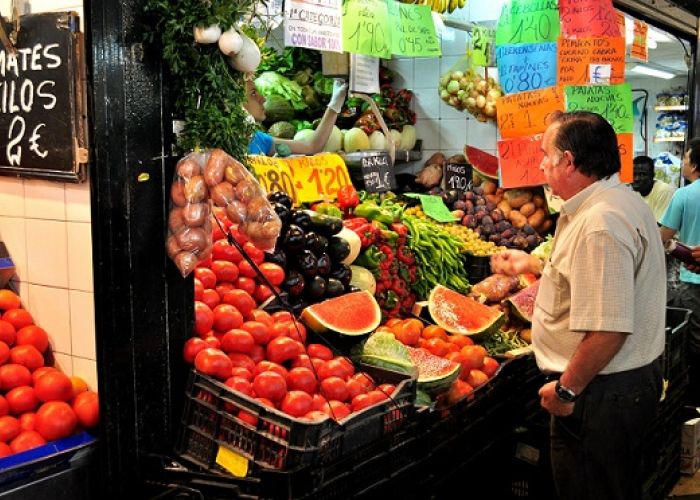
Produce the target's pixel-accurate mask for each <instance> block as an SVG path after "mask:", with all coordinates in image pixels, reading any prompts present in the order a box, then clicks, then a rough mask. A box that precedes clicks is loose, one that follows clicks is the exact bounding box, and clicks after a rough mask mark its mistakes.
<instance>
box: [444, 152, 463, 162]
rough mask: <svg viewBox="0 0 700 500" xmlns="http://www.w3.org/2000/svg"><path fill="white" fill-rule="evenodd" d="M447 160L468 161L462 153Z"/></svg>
mask: <svg viewBox="0 0 700 500" xmlns="http://www.w3.org/2000/svg"><path fill="white" fill-rule="evenodd" d="M445 161H446V162H447V163H467V159H466V158H465V157H464V155H460V154H457V155H452V156H450V157H449V158H448V159H447V160H445Z"/></svg>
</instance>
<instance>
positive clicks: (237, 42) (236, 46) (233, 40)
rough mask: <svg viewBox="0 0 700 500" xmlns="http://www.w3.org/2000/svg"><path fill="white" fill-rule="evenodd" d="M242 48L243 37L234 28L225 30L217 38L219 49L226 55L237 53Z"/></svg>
mask: <svg viewBox="0 0 700 500" xmlns="http://www.w3.org/2000/svg"><path fill="white" fill-rule="evenodd" d="M242 48H243V38H241V35H240V34H239V33H238V31H236V30H235V29H233V28H231V29H230V30H228V31H225V32H224V33H223V34H222V35H221V37H220V38H219V50H221V52H223V53H224V55H227V56H234V55H236V54H238V53H239V52H240V51H241V49H242Z"/></svg>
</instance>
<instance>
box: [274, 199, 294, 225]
mask: <svg viewBox="0 0 700 500" xmlns="http://www.w3.org/2000/svg"><path fill="white" fill-rule="evenodd" d="M272 209H273V210H274V211H275V213H276V214H277V216H278V217H279V218H280V220H281V221H282V225H283V226H286V225H287V224H289V219H290V217H291V215H292V214H291V212H290V211H289V209H288V208H287V207H286V206H284V205H282V204H281V203H279V202H276V203H273V204H272Z"/></svg>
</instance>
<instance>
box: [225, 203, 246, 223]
mask: <svg viewBox="0 0 700 500" xmlns="http://www.w3.org/2000/svg"><path fill="white" fill-rule="evenodd" d="M247 213H248V212H247V210H246V206H245V203H243V202H242V201H238V200H233V201H232V202H231V203H229V204H228V205H226V216H227V217H228V219H229V220H230V221H231V222H233V223H234V224H239V223H241V222H243V220H245V218H246V215H247Z"/></svg>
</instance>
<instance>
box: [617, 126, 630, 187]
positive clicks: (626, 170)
mask: <svg viewBox="0 0 700 500" xmlns="http://www.w3.org/2000/svg"><path fill="white" fill-rule="evenodd" d="M617 149H618V150H619V151H620V161H621V162H622V169H621V170H620V180H621V181H622V182H632V177H633V166H632V155H633V154H634V151H633V150H632V134H631V133H625V134H617Z"/></svg>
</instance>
